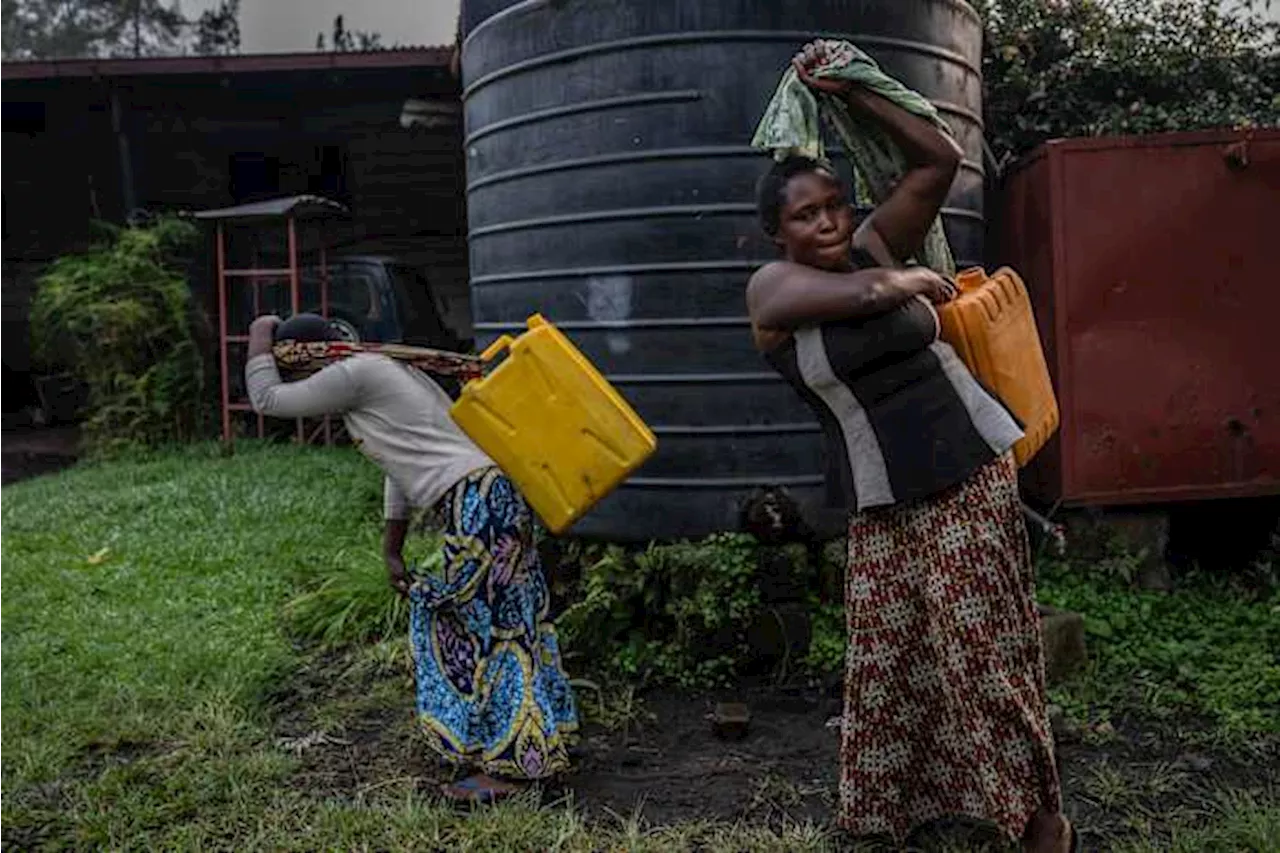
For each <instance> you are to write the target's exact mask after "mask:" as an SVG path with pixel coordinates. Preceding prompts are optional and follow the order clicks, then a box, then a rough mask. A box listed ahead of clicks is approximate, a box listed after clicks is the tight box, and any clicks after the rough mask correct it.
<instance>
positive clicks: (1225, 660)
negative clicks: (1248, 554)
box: [1037, 561, 1280, 739]
mask: <svg viewBox="0 0 1280 853" xmlns="http://www.w3.org/2000/svg"><path fill="white" fill-rule="evenodd" d="M1037 592H1038V597H1039V598H1040V600H1041V601H1044V602H1046V603H1048V604H1052V605H1054V606H1057V607H1062V608H1066V609H1068V610H1074V611H1077V612H1079V613H1083V614H1084V616H1085V630H1086V633H1087V642H1088V650H1089V655H1090V658H1091V666H1090V671H1089V672H1088V673H1086V674H1085V675H1084V676H1083V677H1081V678H1078V679H1076V680H1075V681H1073V682H1071V683H1068V684H1066V685H1064V686H1063V687H1062V688H1060V689H1058V690H1055V691H1053V694H1054V699H1055V701H1057V702H1059V703H1060V704H1063V705H1064V706H1065V707H1066V708H1067V709H1068V710H1070V711H1072V712H1073V713H1074V714H1076V715H1087V716H1092V717H1093V718H1095V719H1106V718H1107V717H1108V716H1110V715H1111V714H1113V713H1115V712H1117V711H1136V712H1138V713H1141V714H1146V715H1152V716H1156V717H1174V716H1186V715H1194V716H1198V717H1201V718H1203V719H1205V720H1206V721H1208V723H1209V725H1210V727H1211V728H1212V729H1213V734H1214V735H1215V736H1219V737H1224V738H1227V739H1231V738H1238V737H1246V736H1250V735H1255V734H1259V733H1265V734H1272V735H1274V734H1277V733H1280V651H1278V650H1280V590H1278V589H1274V588H1273V589H1270V590H1264V591H1262V592H1254V593H1248V592H1245V591H1242V590H1240V589H1237V588H1235V587H1234V586H1233V585H1232V584H1231V583H1229V582H1228V581H1226V580H1224V579H1222V578H1211V577H1207V576H1192V577H1188V578H1182V579H1180V580H1179V583H1178V587H1177V589H1176V591H1174V592H1172V593H1160V592H1142V591H1138V590H1135V589H1134V588H1133V587H1132V585H1131V584H1129V583H1128V582H1127V581H1126V580H1125V572H1123V571H1115V570H1114V569H1113V567H1110V566H1109V565H1108V564H1107V562H1106V561H1104V562H1103V563H1102V564H1101V565H1098V566H1090V565H1087V564H1080V563H1075V564H1061V563H1056V564H1050V565H1047V566H1044V567H1042V568H1041V571H1040V578H1039V585H1038V591H1037Z"/></svg>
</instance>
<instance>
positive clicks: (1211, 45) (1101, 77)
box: [978, 0, 1280, 161]
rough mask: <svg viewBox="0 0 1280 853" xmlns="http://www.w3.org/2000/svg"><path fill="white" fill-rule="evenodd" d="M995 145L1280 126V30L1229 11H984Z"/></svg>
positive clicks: (1084, 1) (1183, 1) (1167, 5)
mask: <svg viewBox="0 0 1280 853" xmlns="http://www.w3.org/2000/svg"><path fill="white" fill-rule="evenodd" d="M978 5H979V8H980V9H981V13H982V17H983V21H984V25H985V30H986V32H985V44H984V52H983V60H982V73H983V84H984V98H985V107H986V129H987V130H986V132H987V139H988V142H989V143H990V145H991V148H992V149H993V151H994V153H995V156H996V157H997V158H998V159H1000V160H1002V161H1003V160H1007V159H1008V158H1010V157H1017V156H1020V155H1022V154H1024V153H1026V152H1028V151H1030V150H1031V149H1033V148H1034V147H1036V146H1037V145H1039V144H1040V143H1041V142H1044V141H1045V140H1048V139H1053V138H1059V137H1068V136H1099V135H1105V134H1145V133H1158V132H1163V131H1177V130H1197V129H1205V128H1220V127H1247V126H1252V125H1263V126H1273V125H1276V124H1280V95H1278V94H1277V91H1278V90H1280V25H1277V24H1276V23H1274V22H1271V23H1268V22H1266V21H1265V20H1264V19H1262V18H1261V17H1260V16H1259V15H1258V14H1257V13H1256V11H1255V9H1254V6H1255V4H1254V3H1252V2H1245V3H1243V4H1240V7H1239V8H1238V9H1237V10H1236V11H1237V14H1232V13H1231V12H1230V11H1228V10H1227V9H1226V7H1225V6H1224V4H1222V3H1220V2H1219V0H1053V2H1045V0H983V2H981V3H979V4H978Z"/></svg>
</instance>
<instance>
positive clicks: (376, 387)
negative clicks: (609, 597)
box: [245, 314, 578, 802]
mask: <svg viewBox="0 0 1280 853" xmlns="http://www.w3.org/2000/svg"><path fill="white" fill-rule="evenodd" d="M336 339H337V334H336V333H335V332H334V331H333V330H332V329H331V328H330V326H329V324H328V323H327V322H326V321H325V320H324V319H323V318H321V317H319V316H317V315H314V314H299V315H297V316H295V317H293V318H291V319H289V320H288V321H285V322H281V321H280V319H279V318H278V317H260V318H258V319H257V320H255V321H254V323H253V325H252V326H251V328H250V334H249V351H248V362H247V364H246V367H245V379H246V384H247V387H248V391H249V398H250V401H251V403H252V405H253V408H254V410H255V411H257V412H260V413H262V414H264V415H271V416H274V417H281V418H299V417H318V416H321V415H340V416H341V417H342V418H343V421H344V422H345V425H346V428H347V431H348V433H349V434H350V435H351V437H352V439H353V440H354V442H355V443H356V444H357V446H358V447H359V448H360V450H361V451H362V452H363V453H364V454H365V455H366V456H368V457H369V458H370V459H371V460H372V461H373V462H375V463H376V464H377V465H378V466H379V467H380V468H381V469H382V471H383V473H384V474H385V475H386V479H385V485H384V489H385V500H384V516H385V519H386V528H385V538H384V556H385V559H386V563H387V569H388V572H389V574H390V580H391V585H392V586H393V587H394V588H395V590H396V591H397V592H398V593H399V594H400V595H403V596H405V597H407V598H408V599H409V602H410V640H411V643H412V648H413V656H414V665H415V672H414V675H415V683H416V687H417V689H416V700H417V701H416V709H417V716H418V719H419V721H420V723H421V725H422V731H423V732H424V733H425V734H426V736H427V739H428V742H429V743H430V745H431V747H432V749H433V750H434V751H435V752H436V753H438V754H439V755H440V757H441V758H443V759H445V760H446V761H448V762H450V763H452V764H454V765H456V766H459V767H462V768H465V769H467V770H469V771H471V775H469V776H467V777H466V778H464V779H462V780H461V781H459V782H456V783H454V784H451V785H448V786H446V787H445V788H444V794H445V795H446V796H448V797H450V798H453V799H456V800H462V801H470V802H491V801H493V800H496V799H499V798H501V797H503V796H504V795H507V794H510V793H511V792H513V791H515V790H518V789H519V788H520V786H521V785H522V784H523V783H528V782H531V781H537V780H543V779H547V778H549V777H551V776H554V775H556V774H558V773H561V772H563V771H565V770H567V769H568V768H569V753H568V747H569V743H570V739H571V738H572V737H574V735H575V732H576V731H577V729H578V712H577V708H576V704H575V701H574V696H573V691H572V689H571V687H570V686H569V680H568V678H567V676H566V675H565V672H564V670H563V667H562V665H561V660H560V648H559V643H558V641H557V638H556V632H555V628H554V626H553V624H552V622H551V619H550V617H549V612H548V611H549V607H550V600H549V595H548V591H547V582H546V578H545V577H544V575H543V571H542V566H541V564H540V562H539V559H538V552H537V550H536V548H535V547H534V517H533V514H532V512H531V511H530V509H529V506H528V504H527V503H526V502H525V499H524V498H523V497H522V496H521V493H520V491H519V490H517V488H516V486H515V485H514V484H513V483H512V481H511V479H509V478H508V477H507V475H506V474H504V473H503V471H502V470H501V469H500V468H498V467H497V466H496V465H495V464H494V461H493V460H492V459H491V458H490V456H489V455H487V454H486V453H485V452H484V451H482V450H481V449H480V448H479V447H477V446H476V444H475V443H474V442H473V441H472V440H471V439H470V438H468V436H467V435H466V434H465V433H464V432H463V431H462V430H461V429H460V428H459V427H458V425H457V424H456V423H455V422H454V421H453V419H452V418H451V417H450V414H449V409H450V406H451V404H452V401H451V400H450V399H449V397H448V395H446V394H445V392H444V391H443V390H442V389H441V388H440V386H439V385H438V384H436V382H435V381H433V380H432V379H431V378H430V377H429V376H427V375H426V374H425V373H423V372H422V371H420V370H418V369H416V368H415V367H413V366H412V365H410V364H406V363H403V362H400V361H397V360H394V359H392V358H389V357H388V356H386V355H382V354H378V353H376V352H358V353H355V354H352V355H348V356H346V357H335V355H336V354H338V353H343V352H344V347H343V346H342V345H341V344H340V343H339V342H338V341H337V340H336ZM346 351H349V350H346ZM411 508H423V509H433V510H434V511H435V512H436V513H437V514H438V516H439V517H440V519H441V521H442V523H443V528H444V565H445V573H444V575H443V577H438V576H434V575H427V574H419V573H417V572H416V571H414V569H413V567H406V566H405V564H404V559H403V556H402V550H403V546H404V540H405V534H406V532H407V528H408V519H409V513H410V509H411Z"/></svg>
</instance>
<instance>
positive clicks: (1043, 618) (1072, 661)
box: [1039, 604, 1089, 685]
mask: <svg viewBox="0 0 1280 853" xmlns="http://www.w3.org/2000/svg"><path fill="white" fill-rule="evenodd" d="M1039 608H1040V637H1041V642H1042V643H1043V644H1044V669H1045V678H1046V680H1047V681H1048V683H1049V684H1050V685H1054V684H1058V683H1059V682H1061V681H1063V680H1065V679H1066V678H1068V677H1069V676H1071V675H1073V674H1074V673H1076V672H1078V671H1080V670H1081V669H1083V668H1084V666H1085V664H1086V663H1088V660H1089V656H1088V652H1087V651H1086V649H1085V645H1084V617H1083V616H1081V615H1080V614H1079V613H1072V612H1071V611H1069V610H1058V609H1057V608H1055V607H1050V606H1048V605H1047V604H1041V605H1039Z"/></svg>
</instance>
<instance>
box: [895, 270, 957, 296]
mask: <svg viewBox="0 0 1280 853" xmlns="http://www.w3.org/2000/svg"><path fill="white" fill-rule="evenodd" d="M897 272H898V275H899V276H900V279H899V281H900V285H901V286H902V287H903V289H905V290H906V291H907V292H908V293H910V294H911V295H913V296H915V295H919V296H923V297H924V298H926V299H928V300H929V301H930V302H932V303H934V304H935V305H941V304H943V303H944V302H950V301H951V300H952V299H955V298H956V294H957V293H958V291H957V290H956V286H955V283H954V282H951V281H949V280H947V279H945V278H943V277H942V276H940V275H938V274H937V273H936V272H934V271H933V270H931V269H929V268H928V267H908V268H907V269H904V270H898V271H897Z"/></svg>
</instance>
